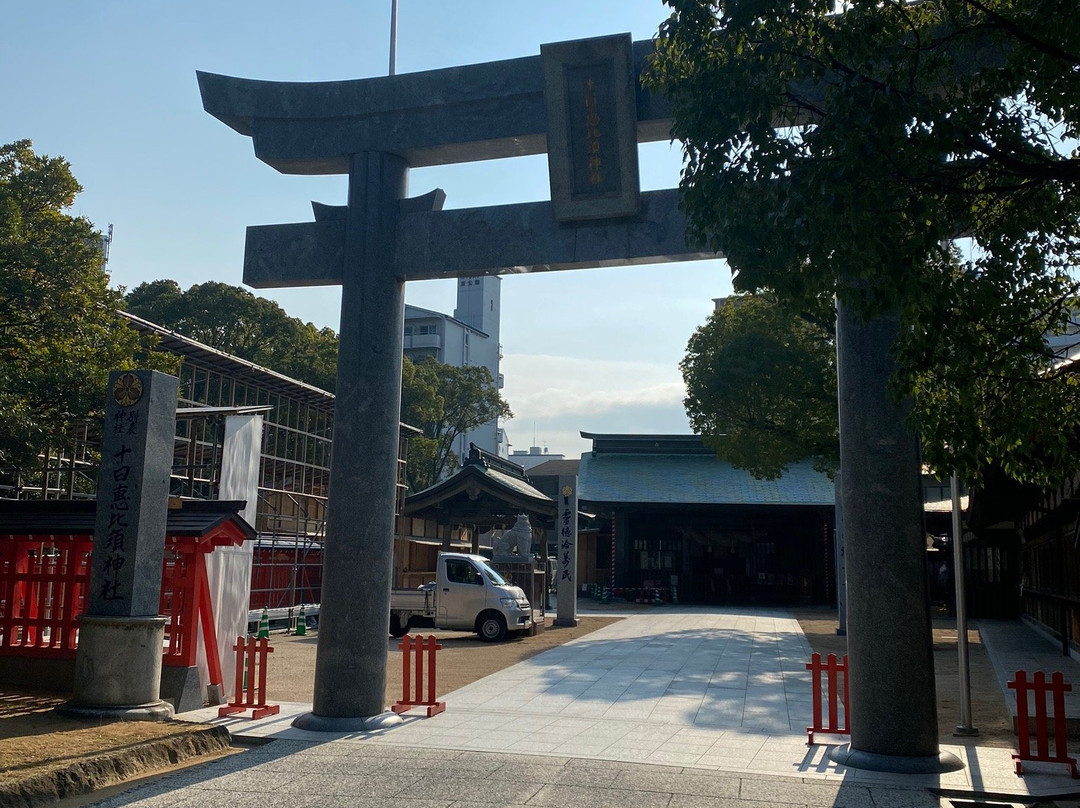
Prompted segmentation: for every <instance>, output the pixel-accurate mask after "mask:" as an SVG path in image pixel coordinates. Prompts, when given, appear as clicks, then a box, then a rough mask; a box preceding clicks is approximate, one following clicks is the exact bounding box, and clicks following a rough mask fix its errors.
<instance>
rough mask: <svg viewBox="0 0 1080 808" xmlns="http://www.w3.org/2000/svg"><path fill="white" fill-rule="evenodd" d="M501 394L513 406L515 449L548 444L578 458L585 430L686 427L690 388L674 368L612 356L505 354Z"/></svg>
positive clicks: (670, 430) (584, 443)
mask: <svg viewBox="0 0 1080 808" xmlns="http://www.w3.org/2000/svg"><path fill="white" fill-rule="evenodd" d="M502 368H503V372H504V374H505V376H506V381H507V383H506V388H505V389H504V390H503V395H504V397H505V398H506V400H507V401H508V402H509V404H510V407H511V409H513V411H514V418H513V419H512V420H511V421H510V422H509V423H508V424H507V433H508V435H509V437H510V442H511V445H512V447H513V448H514V449H525V448H526V447H527V446H531V445H538V446H541V447H546V448H547V449H548V450H549V451H550V452H551V453H561V454H565V455H567V456H568V457H577V456H578V455H579V454H580V453H581V452H583V451H588V450H589V448H590V445H589V443H588V441H586V440H584V439H583V438H581V436H580V434H579V433H580V432H581V431H586V432H615V433H618V432H643V433H687V432H689V431H690V428H689V425H688V424H687V421H686V414H685V412H684V410H683V405H682V400H683V398H684V396H685V395H686V391H685V387H684V386H683V383H682V379H681V377H680V375H679V370H678V368H677V367H671V366H669V365H666V364H653V363H647V362H633V361H623V360H613V359H576V358H569V357H561V356H551V355H544V354H512V355H508V356H506V357H505V358H504V359H503V363H502Z"/></svg>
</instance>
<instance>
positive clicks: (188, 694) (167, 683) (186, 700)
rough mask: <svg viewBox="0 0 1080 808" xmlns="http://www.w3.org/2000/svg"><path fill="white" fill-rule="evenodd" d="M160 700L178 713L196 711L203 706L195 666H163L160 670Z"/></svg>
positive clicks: (197, 670)
mask: <svg viewBox="0 0 1080 808" xmlns="http://www.w3.org/2000/svg"><path fill="white" fill-rule="evenodd" d="M161 698H162V699H164V700H165V701H167V702H169V704H171V705H172V707H173V710H175V711H176V712H178V713H186V712H187V711H188V710H198V709H200V708H201V707H202V706H203V702H204V699H203V694H202V687H201V685H200V684H199V668H198V666H196V665H192V666H190V667H185V668H174V667H172V666H169V665H165V666H164V667H162V669H161Z"/></svg>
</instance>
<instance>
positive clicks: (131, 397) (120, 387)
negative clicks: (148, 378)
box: [112, 373, 143, 407]
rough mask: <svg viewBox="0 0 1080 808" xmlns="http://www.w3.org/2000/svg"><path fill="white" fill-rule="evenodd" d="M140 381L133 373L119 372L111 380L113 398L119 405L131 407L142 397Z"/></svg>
mask: <svg viewBox="0 0 1080 808" xmlns="http://www.w3.org/2000/svg"><path fill="white" fill-rule="evenodd" d="M142 393H143V389H142V382H141V381H139V377H138V376H136V375H135V374H134V373H121V374H120V375H119V376H117V377H116V381H115V382H113V389H112V394H113V400H114V401H116V403H117V404H119V405H120V406H121V407H131V406H133V405H134V404H137V403H138V402H139V399H140V398H142Z"/></svg>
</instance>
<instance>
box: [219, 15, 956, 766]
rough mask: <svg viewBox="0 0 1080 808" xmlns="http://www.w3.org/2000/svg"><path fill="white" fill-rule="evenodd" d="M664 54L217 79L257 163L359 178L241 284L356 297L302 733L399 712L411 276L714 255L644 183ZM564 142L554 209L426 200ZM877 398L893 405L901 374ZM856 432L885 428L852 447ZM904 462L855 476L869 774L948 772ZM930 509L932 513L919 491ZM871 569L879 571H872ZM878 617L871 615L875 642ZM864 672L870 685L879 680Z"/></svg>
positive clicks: (855, 744) (663, 196)
mask: <svg viewBox="0 0 1080 808" xmlns="http://www.w3.org/2000/svg"><path fill="white" fill-rule="evenodd" d="M652 50H653V45H652V43H651V42H638V43H633V42H632V41H631V38H630V35H629V34H624V35H618V36H613V37H600V38H596V39H588V40H577V41H573V42H566V43H559V44H555V45H545V46H542V47H541V56H539V57H535V56H534V57H527V58H521V59H512V60H507V61H500V62H492V63H486V64H479V65H470V66H465V67H453V68H447V69H443V70H434V71H427V72H422V73H412V74H404V75H396V76H387V77H379V78H371V79H361V80H355V81H342V82H325V83H304V84H300V83H282V82H262V81H252V80H245V79H237V78H231V77H226V76H219V75H213V74H208V73H202V72H200V73H199V74H198V79H199V87H200V90H201V93H202V99H203V106H204V108H205V109H206V111H207V112H209V113H210V114H211V115H213V116H215V117H216V118H218V119H219V120H221V121H222V122H223V123H225V124H227V125H228V126H230V127H231V128H233V129H234V130H236V131H237V132H239V133H240V134H243V135H247V136H250V137H251V138H252V140H253V143H254V148H255V154H256V156H257V157H258V158H259V159H261V160H263V161H264V162H266V163H267V164H268V165H270V166H272V167H274V168H276V169H277V170H278V171H281V172H282V173H287V174H348V176H349V190H348V204H347V205H346V206H344V207H334V206H327V205H319V204H315V205H314V208H315V221H314V222H309V223H302V224H289V225H272V226H262V227H249V228H248V234H247V244H246V252H245V259H244V282H245V283H247V284H248V285H250V286H254V287H256V288H266V287H284V286H316V285H331V284H340V285H341V287H342V302H341V326H340V353H339V358H338V376H337V403H336V412H335V421H334V451H333V455H332V463H331V475H330V499H329V503H328V523H327V535H326V548H325V555H324V577H323V611H322V617H321V619H320V630H319V644H318V654H317V659H316V667H315V694H314V705H313V711H312V712H311V713H309V714H306V715H304V716H301V717H300V718H299V719H297V722H296V724H297V726H300V727H303V728H305V729H314V730H326V731H339V730H357V729H374V728H379V727H384V726H387V725H389V724H391V723H394V722H396V721H398V720H400V719H399V718H398V717H397V716H395V715H393V714H392V713H387V712H385V705H384V691H385V685H386V641H387V640H386V638H387V619H388V618H387V615H388V613H389V592H390V585H391V565H392V535H393V522H394V486H395V480H396V468H397V435H398V419H399V409H400V397H401V388H400V379H401V357H402V332H403V325H404V283H405V281H407V280H420V279H430V278H456V277H459V276H477V275H503V274H509V273H521V272H539V271H550V270H559V269H575V268H587V267H601V266H622V265H629V264H654V263H661V262H666V261H683V260H697V259H704V258H715V257H717V256H716V255H715V254H713V253H710V252H709V251H707V250H704V249H699V248H695V247H693V246H688V245H687V243H686V237H685V231H686V221H685V218H684V216H683V214H682V213H681V212H680V211H679V209H678V195H677V191H676V190H664V191H654V192H648V193H642V192H640V191H639V187H638V172H637V143H639V142H648V141H658V140H665V139H669V138H670V126H671V119H670V118H671V112H670V106H669V104H668V103H667V102H666V100H665V99H663V98H659V97H656V96H654V95H651V94H649V93H648V92H647V91H645V90H644V89H642V88H641V86H640V82H639V80H638V77H639V75H640V73H641V69H642V66H643V64H644V62H645V60H646V59H647V58H648V55H649V54H650V53H651V52H652ZM545 151H546V152H547V153H548V163H549V173H550V179H551V201H550V202H537V203H528V204H516V205H502V206H496V207H484V208H472V209H463V210H450V211H444V210H442V204H443V201H444V199H445V194H444V193H443V192H442V191H441V190H435V191H433V192H431V193H428V194H426V195H424V196H420V197H414V198H409V197H408V196H407V186H408V172H409V168H411V167H420V166H430V165H443V164H449V163H460V162H472V161H478V160H488V159H494V158H502V157H514V156H520V155H526V154H539V153H543V152H545ZM855 331H858V329H857V328H856V329H853V328H845V329H844V331H843V333H845V334H851V333H853V332H855ZM878 347H880V346H878ZM870 348H871V350H873V346H870ZM864 349H865V346H864ZM860 350H862V349H860ZM857 353H859V351H856V354H857ZM843 356H844V353H843V351H841V361H842V362H843V361H844V360H843ZM866 367H867V365H866V364H865V363H864V364H863V365H859V364H858V363H854V364H853V368H854V369H855V372H854V373H852V374H849V378H848V380H849V381H850V382H851V383H852V384H853V385H855V386H856V387H858V388H859V389H861V388H862V387H863V386H865V382H866V381H867V378H866V377H864V376H863V375H861V370H862V369H863V368H866ZM887 371H888V368H887V367H886V374H887ZM842 372H843V371H842ZM879 386H880V388H881V396H880V397H881V398H882V399H883V400H884V399H885V398H886V397H885V394H884V381H883V380H881V383H880V385H879ZM866 398H867V397H866V396H864V397H863V399H862V400H860V402H859V404H860V406H865V405H866V404H868V402H867V401H866ZM889 419H892V420H891V421H890V422H889V423H887V424H886V423H883V420H884V421H889ZM896 423H897V417H896V409H895V407H887V406H872V407H871V412H870V414H869V416H868V417H864V418H862V419H861V420H860V421H859V422H858V423H857V424H856V423H855V421H854V420H851V427H852V428H851V429H849V435H850V436H852V440H851V441H848V442H847V443H845V444H844V446H843V453H844V454H845V456H846V458H847V459H850V460H860V461H861V462H862V465H861V467H860V470H861V471H863V472H865V471H866V470H867V469H868V468H870V466H868V465H867V464H866V462H865V461H866V457H865V455H868V454H869V455H873V454H874V452H873V441H874V440H876V439H877V438H879V437H880V434H875V430H884V429H885V427H888V430H890V434H891V433H893V432H896ZM845 426H847V424H845ZM855 427H859V428H861V429H863V430H869V432H868V433H867V432H864V433H862V434H859V435H855V433H854V432H853V431H852V430H853V428H855ZM889 457H890V458H893V459H892V460H881V461H880V462H878V463H877V467H876V468H875V469H874V471H875V473H878V474H880V473H884V474H885V476H884V477H883V478H881V479H876V480H870V481H866V480H864V481H862V482H861V483H860V481H858V480H853V479H852V478H853V477H856V476H859V475H858V474H852V475H849V474H847V473H846V472H845V473H844V485H845V488H844V495H845V497H844V503H845V518H846V522H847V529H848V548H849V550H848V571H849V580H850V581H851V585H850V586H849V595H848V597H849V610H850V611H849V614H850V616H849V643H850V644H851V645H852V646H855V645H856V644H857V643H859V638H860V637H865V640H864V641H862V642H861V643H859V646H860V647H861V648H862V649H863V650H862V656H861V657H860V656H859V653H858V652H856V650H855V648H854V647H853V648H852V655H853V668H854V670H855V675H854V676H853V679H852V683H851V690H852V694H853V695H852V699H853V702H855V703H857V704H858V707H857V708H856V711H855V712H856V715H855V718H856V722H857V723H853V727H852V744H851V746H852V750H853V752H854V753H856V754H853V756H852V759H851V761H850V763H851V764H853V765H859V764H860V763H862V764H865V765H875V766H880V765H887V764H888V762H889V759H892V758H900V759H902V761H903V762H904V763H905V764H906V765H908V768H910V764H916V766H917V767H922V768H926V769H930V768H936V767H937V759H938V745H937V719H936V708H935V697H934V679H933V662H932V657H931V656H930V635H929V611H928V605H927V604H926V603H925V601H926V597H925V579H924V573H923V572H922V563H923V562H922V554H923V552H924V548H923V545H922V539H921V535H922V534H921V528H920V529H919V530H918V531H916V532H917V533H918V535H919V547H918V554H917V556H915V558H916V563H915V564H912V563H908V562H910V558H907V561H906V562H905V563H900V564H899V566H898V567H897V570H896V571H894V573H893V574H892V576H891V580H893V581H894V583H895V584H896V586H897V587H898V590H899V591H901V592H903V593H904V597H903V598H902V601H901V606H902V608H903V609H904V610H905V611H910V614H907V613H905V614H894V613H892V612H891V609H892V608H893V607H895V606H896V603H895V602H890V601H889V599H888V598H887V597H883V596H882V588H881V586H880V584H879V585H877V586H875V585H874V584H871V580H872V578H873V576H874V575H876V574H877V573H878V572H879V570H878V569H876V568H875V564H876V563H877V559H876V556H877V555H878V552H877V550H878V549H883V548H889V547H893V546H894V545H896V544H897V542H896V541H895V539H896V534H897V531H896V530H895V529H894V530H892V531H890V530H889V529H888V523H889V521H890V520H891V521H893V522H896V523H899V522H906V523H908V524H909V525H910V524H911V522H912V517H913V513H912V510H911V501H910V497H909V496H907V495H908V494H910V491H907V490H906V489H905V497H904V498H902V500H903V501H893V500H892V499H890V498H889V497H888V496H887V495H886V496H885V497H884V499H885V500H887V501H885V502H883V501H882V492H881V489H880V485H879V483H882V482H886V483H890V484H892V483H894V482H895V480H897V479H905V478H906V479H908V480H910V479H912V475H914V479H915V480H916V482H917V480H918V472H919V470H918V465H917V463H913V462H912V458H911V455H910V453H907V454H905V453H904V452H902V451H900V452H892V453H891V454H890V455H889ZM845 462H846V461H845ZM890 462H891V463H892V466H891V467H890V468H887V469H886V470H885V471H884V472H883V471H882V468H881V466H882V463H884V464H885V465H886V466H888V465H889V463H890ZM849 482H850V483H851V484H850V485H849ZM860 484H861V486H862V488H861V489H860V488H859V486H860ZM871 494H872V495H873V497H875V498H876V499H875V501H874V502H873V504H872V509H873V512H874V513H875V514H879V515H880V516H881V518H880V519H879V521H878V523H876V524H874V525H871V526H869V527H867V528H866V529H865V530H864V531H859V533H857V531H858V530H859V520H858V519H854V520H853V519H852V518H851V515H850V513H849V511H850V510H851V509H855V510H859V509H860V508H862V509H863V510H866V507H864V506H860V505H859V504H858V503H859V502H864V503H868V504H869V503H870V499H871V496H870V495H871ZM918 509H919V510H918V512H916V513H915V514H914V517H915V518H916V519H917V520H921V498H920V501H919V503H918ZM919 524H920V525H921V521H919ZM862 532H866V533H867V535H860V534H861V533H862ZM908 533H909V534H910V533H911V531H910V530H909V531H908ZM860 543H861V544H862V546H863V547H864V548H865V552H864V553H859V552H857V551H856V547H857V546H858V545H859V544H860ZM907 545H910V541H908V542H907V543H906V545H905V546H907ZM898 555H903V553H902V552H901V553H899V554H898V553H897V551H896V550H895V547H893V549H890V550H889V557H890V558H894V557H896V556H898ZM907 555H908V556H911V553H908V554H907ZM859 558H866V559H867V562H866V563H865V565H864V567H862V568H860V562H859V561H858V559H859ZM916 577H918V578H919V580H916ZM570 582H571V584H572V583H573V578H572V577H571V578H570ZM878 583H879V582H878ZM862 590H865V592H863V593H862V595H860V594H859V593H860V591H862ZM564 591H566V592H568V595H567V597H566V598H565V602H566V603H567V604H569V605H567V606H566V607H565V609H564V597H563V593H564ZM919 592H922V593H923V596H922V601H923V604H922V605H921V607H920V605H919ZM574 594H575V593H574V587H573V586H572V585H571V586H569V587H566V588H565V589H561V590H560V598H559V617H560V618H561V619H566V618H570V619H573V617H574V616H575V612H574V611H573V608H574V607H573V597H574ZM860 604H865V608H862V609H860V608H859V607H860ZM860 615H870V617H869V618H868V619H864V625H865V627H866V629H865V631H863V632H860V628H859V625H858V623H859V620H860ZM890 627H897V628H899V631H898V632H892V631H891V630H890ZM894 638H895V639H896V642H894ZM897 645H899V646H900V647H899V648H897V647H895V646H897ZM898 654H899V655H900V657H901V658H903V659H905V660H906V662H907V664H909V665H910V666H911V670H910V671H909V672H908V674H907V675H906V676H905V677H903V679H902V680H901V679H900V678H899V677H897V676H896V675H895V673H894V675H891V676H888V677H882V676H880V675H878V671H889V670H892V671H894V672H895V671H896V670H897V669H898V668H899V665H898V664H897V658H898ZM860 659H862V660H864V661H863V662H862V663H861V664H862V665H863V669H864V670H866V671H867V672H868V673H869V672H871V671H872V672H873V675H867V676H865V678H864V677H863V676H862V675H860V673H859V670H860V662H859V660H860ZM860 696H861V698H860ZM860 733H861V734H860ZM864 758H867V759H868V760H869V763H867V762H866V760H864Z"/></svg>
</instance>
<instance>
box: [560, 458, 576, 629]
mask: <svg viewBox="0 0 1080 808" xmlns="http://www.w3.org/2000/svg"><path fill="white" fill-rule="evenodd" d="M558 501H559V521H558V523H557V524H556V525H555V533H556V536H557V537H558V547H559V554H558V563H557V564H556V565H555V570H556V575H558V580H557V581H556V587H557V588H556V595H555V597H556V604H555V606H556V609H555V625H556V626H576V625H577V624H578V616H577V553H578V524H577V521H578V507H577V475H560V477H559V499H558Z"/></svg>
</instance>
